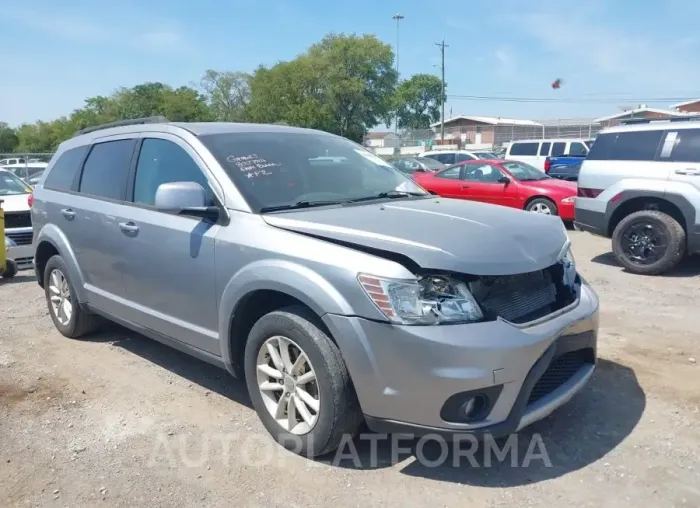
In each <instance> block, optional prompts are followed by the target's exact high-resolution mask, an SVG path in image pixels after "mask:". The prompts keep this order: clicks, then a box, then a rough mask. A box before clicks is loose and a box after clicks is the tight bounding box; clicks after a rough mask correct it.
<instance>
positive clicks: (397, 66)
mask: <svg viewBox="0 0 700 508" xmlns="http://www.w3.org/2000/svg"><path fill="white" fill-rule="evenodd" d="M403 18H404V16H403V15H402V14H399V13H398V12H397V13H396V14H394V15H393V16H392V17H391V19H395V20H396V77H397V79H398V76H399V25H400V23H401V20H402V19H403ZM394 132H395V133H398V132H399V113H398V112H397V113H396V123H395V125H394Z"/></svg>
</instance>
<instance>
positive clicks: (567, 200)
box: [561, 196, 576, 204]
mask: <svg viewBox="0 0 700 508" xmlns="http://www.w3.org/2000/svg"><path fill="white" fill-rule="evenodd" d="M561 202H562V203H567V204H568V203H575V202H576V196H569V197H568V198H564V199H562V200H561Z"/></svg>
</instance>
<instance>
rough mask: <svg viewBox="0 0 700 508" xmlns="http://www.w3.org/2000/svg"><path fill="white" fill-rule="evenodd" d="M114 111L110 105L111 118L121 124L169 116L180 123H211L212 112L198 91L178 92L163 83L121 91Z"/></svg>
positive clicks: (184, 87) (117, 95) (106, 105)
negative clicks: (120, 121) (122, 122)
mask: <svg viewBox="0 0 700 508" xmlns="http://www.w3.org/2000/svg"><path fill="white" fill-rule="evenodd" d="M111 99H112V100H113V101H114V109H112V105H111V104H110V103H109V102H107V103H104V104H102V106H104V107H105V108H106V111H107V113H108V115H107V116H113V117H116V118H115V119H117V120H126V119H130V118H142V117H148V116H160V115H162V116H165V117H166V118H168V120H172V121H177V122H194V121H206V120H211V111H210V109H209V106H208V105H207V103H206V99H205V97H204V96H203V95H202V94H200V93H199V92H198V91H197V90H195V89H194V88H190V87H187V86H182V87H180V88H177V89H173V88H172V87H170V86H168V85H165V84H163V83H144V84H142V85H136V86H135V87H133V88H121V89H119V90H117V92H116V93H115V94H114V96H113V97H112V98H111Z"/></svg>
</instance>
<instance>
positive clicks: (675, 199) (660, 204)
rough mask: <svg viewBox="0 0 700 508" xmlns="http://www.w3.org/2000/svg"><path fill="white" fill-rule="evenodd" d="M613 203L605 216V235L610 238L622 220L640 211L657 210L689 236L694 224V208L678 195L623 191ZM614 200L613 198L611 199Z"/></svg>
mask: <svg viewBox="0 0 700 508" xmlns="http://www.w3.org/2000/svg"><path fill="white" fill-rule="evenodd" d="M617 196H620V197H619V198H618V199H616V200H615V201H614V202H613V201H612V200H611V201H609V202H608V205H607V208H606V211H605V215H606V220H605V223H606V225H607V226H606V231H605V233H606V235H607V236H612V234H613V232H614V231H615V228H616V227H617V225H618V224H619V223H620V221H621V220H622V219H624V218H625V217H626V216H628V215H629V214H631V213H634V212H638V211H641V210H657V211H660V212H663V213H665V214H667V215H670V216H671V217H673V218H674V219H676V220H677V221H678V223H679V224H680V225H681V227H683V230H684V231H685V232H686V237H687V236H688V235H689V233H690V231H689V227H690V226H692V225H693V224H695V207H694V206H693V205H692V204H691V203H690V202H689V201H688V200H687V199H686V198H685V197H683V196H681V195H679V194H669V193H667V192H654V191H623V192H621V193H620V194H618V195H617ZM617 196H616V197H617ZM613 199H614V198H613Z"/></svg>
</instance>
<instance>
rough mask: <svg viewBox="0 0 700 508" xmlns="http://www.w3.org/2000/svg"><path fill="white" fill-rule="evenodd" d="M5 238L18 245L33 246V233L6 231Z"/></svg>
mask: <svg viewBox="0 0 700 508" xmlns="http://www.w3.org/2000/svg"><path fill="white" fill-rule="evenodd" d="M5 236H6V237H8V238H9V239H10V240H12V241H14V242H15V243H16V244H17V245H31V244H32V240H33V237H34V235H33V234H32V232H31V231H29V232H28V233H14V232H11V231H5Z"/></svg>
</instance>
